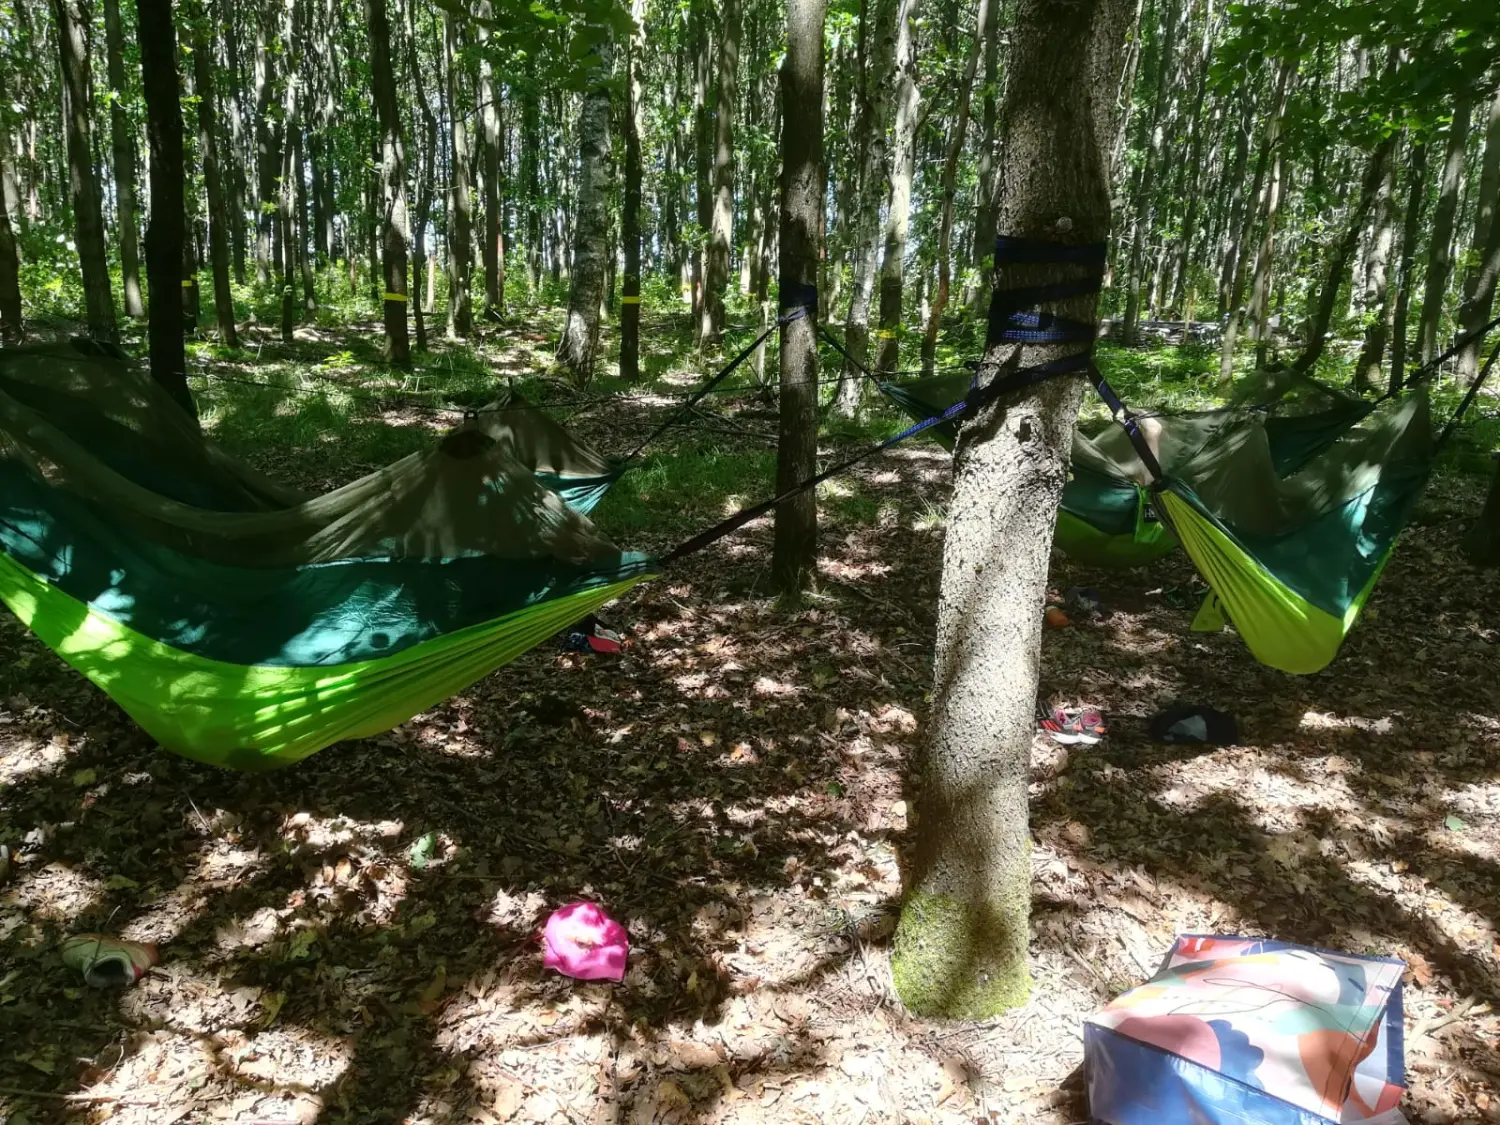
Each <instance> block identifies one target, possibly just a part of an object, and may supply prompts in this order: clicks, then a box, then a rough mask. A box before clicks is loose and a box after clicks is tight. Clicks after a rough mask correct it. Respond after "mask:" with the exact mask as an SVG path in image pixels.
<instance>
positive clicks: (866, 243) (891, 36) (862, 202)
mask: <svg viewBox="0 0 1500 1125" xmlns="http://www.w3.org/2000/svg"><path fill="white" fill-rule="evenodd" d="M868 5H873V6H874V18H873V20H869V21H867V20H865V19H861V20H860V44H859V63H858V65H857V68H856V69H857V72H858V74H859V85H858V91H859V99H858V100H859V110H858V113H857V114H856V115H855V120H854V151H855V152H856V153H858V154H860V167H859V201H858V203H857V204H856V206H855V209H854V246H853V252H854V293H853V296H852V297H851V298H850V300H849V317H848V319H847V320H845V321H844V347H845V348H846V349H847V350H848V352H849V354H850V355H851V356H853V357H854V359H855V360H856V361H857V362H858V363H859V364H860V365H863V366H865V367H868V366H869V362H868V359H869V351H870V301H871V298H872V296H873V294H874V290H875V264H876V262H877V261H878V260H879V256H880V197H881V196H882V195H883V194H884V193H885V187H886V183H887V182H888V180H889V176H890V172H889V169H888V168H887V166H886V143H885V134H886V117H887V115H888V113H889V109H890V91H891V87H892V86H893V85H894V78H895V75H894V74H893V71H894V69H895V65H896V6H897V0H867V7H868ZM867 23H868V24H869V25H870V30H869V32H868V33H866V30H865V28H866V24H867ZM992 240H993V239H992ZM863 386H864V376H863V375H862V374H861V373H860V371H859V369H858V367H856V366H855V364H854V363H851V362H849V361H847V360H846V361H845V362H844V364H843V367H842V368H841V369H840V371H839V385H838V392H837V394H836V396H835V398H834V409H835V410H836V411H838V413H840V414H842V415H843V416H844V417H846V418H852V417H854V413H855V411H856V410H857V409H858V407H859V400H860V390H861V388H862V387H863Z"/></svg>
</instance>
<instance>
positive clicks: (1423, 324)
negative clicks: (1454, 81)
mask: <svg viewBox="0 0 1500 1125" xmlns="http://www.w3.org/2000/svg"><path fill="white" fill-rule="evenodd" d="M1472 113H1473V103H1472V102H1471V101H1470V100H1469V98H1468V96H1467V95H1466V94H1465V95H1460V96H1459V97H1457V98H1456V99H1455V100H1454V102H1453V120H1452V122H1451V123H1450V124H1449V126H1448V133H1447V139H1448V147H1447V152H1446V153H1445V154H1444V156H1443V176H1442V179H1441V180H1439V181H1438V199H1437V207H1436V209H1435V210H1434V211H1433V212H1432V234H1431V235H1430V237H1429V238H1428V240H1427V277H1426V280H1425V282H1424V285H1423V292H1422V319H1421V320H1420V321H1419V322H1418V325H1417V347H1418V349H1419V351H1420V353H1421V356H1422V362H1423V363H1430V362H1431V361H1432V359H1433V358H1434V357H1435V356H1436V355H1437V354H1438V352H1439V351H1440V350H1441V349H1440V348H1439V347H1438V327H1439V326H1440V325H1441V323H1442V320H1443V298H1444V297H1445V296H1446V295H1447V292H1448V280H1449V278H1450V277H1451V276H1452V274H1453V224H1454V220H1455V219H1456V218H1457V216H1458V195H1459V190H1460V189H1461V188H1462V187H1463V179H1464V152H1465V149H1466V148H1467V146H1468V143H1469V118H1470V117H1471V116H1472Z"/></svg>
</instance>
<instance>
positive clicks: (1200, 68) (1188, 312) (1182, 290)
mask: <svg viewBox="0 0 1500 1125" xmlns="http://www.w3.org/2000/svg"><path fill="white" fill-rule="evenodd" d="M1214 26H1215V25H1214V20H1213V18H1212V6H1211V5H1210V10H1209V11H1206V12H1205V13H1204V17H1203V42H1202V44H1201V45H1200V47H1199V51H1198V58H1197V60H1196V62H1195V63H1194V64H1193V69H1194V71H1195V73H1196V82H1195V86H1194V92H1193V105H1192V108H1191V109H1190V110H1189V111H1188V158H1187V163H1186V164H1184V165H1179V167H1178V173H1179V175H1184V174H1185V182H1186V193H1187V204H1186V206H1185V208H1184V210H1183V214H1182V229H1181V231H1180V232H1179V234H1178V236H1177V263H1176V269H1175V273H1176V280H1175V281H1174V283H1173V286H1172V291H1171V292H1172V298H1171V306H1172V308H1173V309H1176V310H1178V311H1179V313H1181V314H1182V315H1183V316H1185V317H1186V319H1187V320H1188V322H1190V323H1191V321H1192V319H1193V310H1192V308H1190V307H1187V308H1185V307H1184V302H1186V304H1187V305H1189V306H1190V305H1191V304H1192V303H1193V301H1194V299H1195V297H1196V294H1195V293H1194V292H1193V291H1192V290H1191V289H1190V288H1189V277H1188V275H1189V274H1191V273H1192V271H1193V242H1194V239H1195V238H1196V237H1197V234H1198V210H1199V199H1200V196H1201V195H1202V186H1203V175H1204V169H1203V137H1204V134H1205V133H1207V132H1208V130H1207V129H1206V128H1205V127H1204V126H1205V122H1204V120H1203V102H1204V99H1205V98H1206V97H1207V96H1208V72H1209V69H1210V64H1211V63H1212V62H1213V33H1214Z"/></svg>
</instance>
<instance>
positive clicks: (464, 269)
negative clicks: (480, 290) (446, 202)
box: [443, 8, 474, 336]
mask: <svg viewBox="0 0 1500 1125" xmlns="http://www.w3.org/2000/svg"><path fill="white" fill-rule="evenodd" d="M443 27H444V29H445V32H446V43H447V59H448V124H449V129H448V135H449V138H450V140H449V144H450V146H451V150H452V155H453V169H452V177H453V187H452V195H451V200H452V202H451V207H452V211H453V226H452V229H451V230H450V231H449V232H448V259H449V268H450V269H451V270H452V277H453V309H452V312H451V314H450V317H449V319H450V322H451V323H452V326H453V331H454V332H455V333H457V334H458V335H460V336H468V335H471V334H472V333H473V331H474V304H473V297H472V295H471V290H472V288H473V286H472V282H471V278H472V276H473V270H474V197H473V194H472V191H471V189H470V174H469V128H468V125H466V124H465V120H464V118H465V115H464V113H463V111H462V110H461V109H460V108H459V107H460V106H461V105H462V104H463V103H462V101H461V100H460V99H459V94H458V72H459V69H460V67H459V42H458V25H457V20H456V18H455V17H454V15H453V13H452V12H450V11H448V10H447V9H446V8H445V9H443Z"/></svg>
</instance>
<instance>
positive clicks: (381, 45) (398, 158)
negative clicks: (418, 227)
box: [365, 0, 456, 367]
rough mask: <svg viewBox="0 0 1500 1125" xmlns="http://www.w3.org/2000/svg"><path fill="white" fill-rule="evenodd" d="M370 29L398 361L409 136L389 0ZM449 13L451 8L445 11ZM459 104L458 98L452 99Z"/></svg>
mask: <svg viewBox="0 0 1500 1125" xmlns="http://www.w3.org/2000/svg"><path fill="white" fill-rule="evenodd" d="M365 18H366V21H367V22H368V23H369V32H370V78H371V83H372V85H373V87H374V95H375V111H376V113H377V115H378V116H379V119H380V195H379V205H380V218H381V223H380V227H381V243H382V246H381V248H382V250H383V253H382V255H381V259H382V268H383V270H384V273H383V278H384V281H385V292H384V293H383V294H382V296H383V297H384V301H383V302H382V308H383V310H384V314H385V350H386V358H387V359H388V360H390V362H392V363H394V364H397V365H399V366H403V367H404V366H406V365H407V364H409V363H411V342H410V338H409V337H408V335H407V325H406V306H407V305H408V304H410V292H409V291H408V289H407V287H406V226H407V216H406V141H405V139H404V138H403V137H402V135H401V108H400V104H399V103H398V102H397V100H396V78H395V73H394V71H393V70H392V68H391V25H390V19H389V17H388V16H387V14H386V0H366V2H365ZM443 18H444V19H445V20H447V19H449V17H448V14H447V12H444V13H443ZM450 104H456V103H450Z"/></svg>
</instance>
